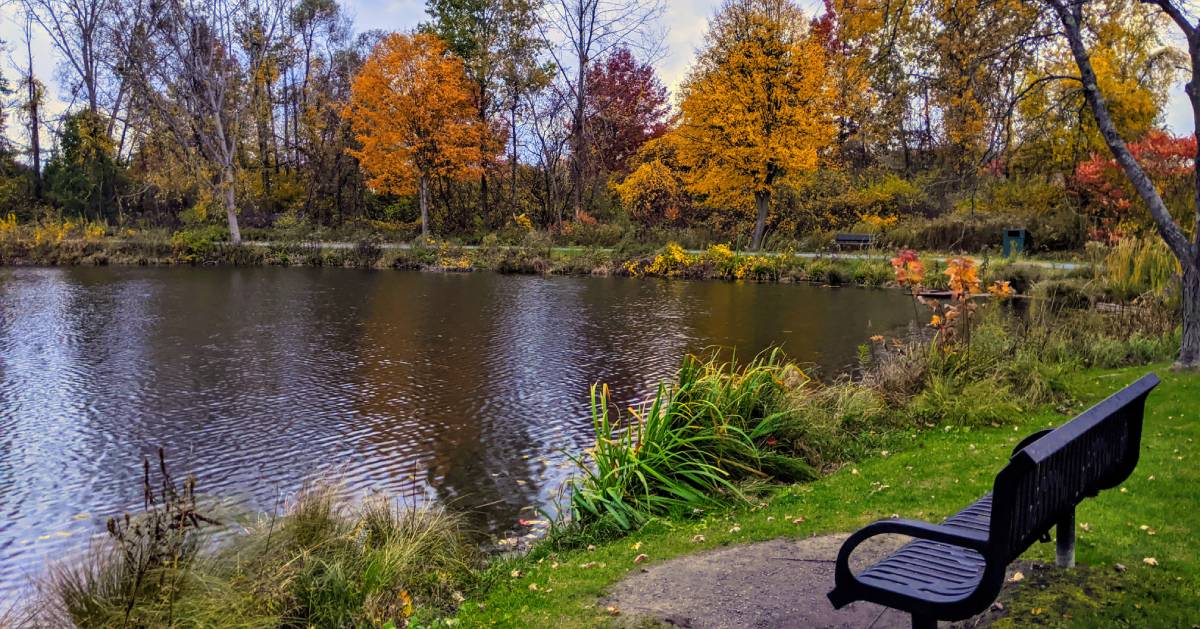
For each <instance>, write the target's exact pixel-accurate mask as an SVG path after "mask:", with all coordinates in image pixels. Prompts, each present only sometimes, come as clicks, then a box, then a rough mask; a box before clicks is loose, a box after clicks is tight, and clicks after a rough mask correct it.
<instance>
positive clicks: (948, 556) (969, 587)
mask: <svg viewBox="0 0 1200 629" xmlns="http://www.w3.org/2000/svg"><path fill="white" fill-rule="evenodd" d="M1158 382H1159V381H1158V377H1157V376H1155V375H1154V374H1149V375H1146V376H1145V377H1143V378H1142V379H1140V380H1138V381H1137V382H1135V383H1133V384H1131V385H1129V386H1128V387H1126V388H1124V389H1122V390H1121V391H1118V392H1117V393H1116V394H1114V395H1112V396H1111V397H1109V398H1108V399H1106V400H1104V401H1103V402H1101V403H1099V404H1097V405H1096V406H1093V407H1092V408H1090V409H1088V410H1087V411H1085V412H1084V413H1082V414H1081V415H1079V416H1078V417H1076V418H1075V419H1073V420H1071V421H1069V422H1067V423H1066V424H1063V425H1062V426H1059V427H1058V428H1055V429H1053V430H1043V431H1039V432H1036V433H1034V434H1032V435H1030V436H1028V437H1026V438H1025V440H1023V441H1022V442H1021V443H1019V444H1018V445H1017V447H1016V448H1015V449H1014V450H1013V454H1012V457H1011V458H1010V459H1009V461H1008V464H1007V465H1006V466H1005V467H1004V469H1002V470H1000V473H999V474H997V475H996V480H995V483H994V485H993V487H992V491H991V492H990V493H988V494H987V495H985V496H984V497H982V498H980V499H979V500H977V501H976V502H975V503H974V504H972V505H970V506H969V507H967V508H966V509H963V510H962V511H959V512H958V513H957V514H955V515H953V516H951V517H949V518H947V519H946V521H944V522H942V523H941V524H930V523H927V522H920V521H916V520H881V521H879V522H875V523H874V524H870V525H868V526H867V527H866V528H863V529H862V530H860V531H858V532H857V533H855V534H854V535H851V536H850V538H849V539H847V540H846V542H845V543H844V544H843V545H842V549H841V552H839V553H838V558H837V567H836V572H835V574H834V581H835V583H834V589H833V591H831V592H830V593H829V600H830V602H832V603H833V606H834V607H835V608H839V609H840V608H842V607H844V606H846V605H849V604H850V603H852V602H854V601H871V602H874V603H879V604H881V605H886V606H888V607H892V608H895V609H899V610H903V611H905V612H908V613H910V614H912V621H913V627H914V628H928V627H936V626H937V621H938V620H963V619H965V618H970V617H971V616H974V615H975V614H978V613H981V612H983V611H984V610H986V609H987V608H988V607H989V606H991V604H992V602H993V601H995V600H996V597H997V596H998V595H999V594H1000V588H1001V587H1002V586H1003V585H1004V577H1005V571H1006V570H1007V568H1008V564H1010V563H1012V562H1013V561H1014V560H1016V559H1017V557H1019V556H1020V555H1021V553H1023V552H1025V550H1026V549H1027V548H1029V547H1030V546H1031V545H1033V543H1034V542H1035V541H1038V540H1039V539H1040V540H1041V541H1046V542H1048V541H1050V529H1051V528H1052V527H1054V528H1056V529H1057V530H1056V535H1057V538H1058V539H1057V553H1056V555H1057V563H1058V565H1059V566H1060V567H1064V568H1069V567H1072V566H1074V565H1075V506H1076V505H1078V504H1079V503H1080V502H1082V501H1083V500H1084V498H1088V497H1092V496H1095V495H1097V494H1098V493H1099V492H1100V491H1101V490H1104V489H1111V488H1113V487H1116V486H1117V485H1119V484H1120V483H1121V482H1123V481H1124V480H1125V479H1126V478H1128V477H1129V475H1130V474H1131V473H1133V469H1134V467H1136V466H1137V461H1138V450H1139V447H1140V444H1141V436H1142V414H1143V410H1144V408H1145V402H1146V396H1147V395H1149V394H1150V391H1151V390H1152V389H1154V387H1156V386H1158ZM885 534H895V535H903V536H907V537H912V538H914V540H913V541H912V542H909V543H908V544H906V545H905V546H902V547H901V548H900V549H899V550H897V551H896V552H894V553H892V554H891V555H889V556H888V557H886V558H884V559H883V560H882V561H880V562H878V563H876V564H874V565H872V566H870V567H868V568H866V569H864V570H862V571H861V572H859V573H858V574H854V573H853V572H852V571H851V569H850V564H849V562H850V556H851V555H852V554H853V553H854V549H855V548H857V547H858V546H859V544H862V543H863V542H864V541H866V540H867V539H868V538H871V537H874V536H876V535H885Z"/></svg>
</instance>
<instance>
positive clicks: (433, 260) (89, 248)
mask: <svg viewBox="0 0 1200 629" xmlns="http://www.w3.org/2000/svg"><path fill="white" fill-rule="evenodd" d="M949 255H950V254H929V255H925V256H923V258H924V259H925V260H926V261H927V266H928V268H930V269H931V271H933V272H932V273H931V278H930V279H931V284H930V286H929V288H932V289H943V288H945V282H944V281H943V278H942V277H941V273H940V271H941V270H942V269H944V268H945V259H946V258H947V256H949ZM889 257H890V254H887V253H884V252H883V251H878V250H876V251H873V252H867V253H866V254H865V255H864V256H863V257H859V255H858V254H855V253H851V254H844V253H839V252H815V253H807V252H791V251H784V252H766V253H757V254H755V253H746V252H738V251H733V250H731V249H730V248H729V247H727V246H724V245H715V246H712V247H709V248H708V249H705V250H686V249H683V248H682V247H680V246H679V245H675V244H668V245H666V246H663V247H655V246H652V245H635V246H631V245H623V246H620V247H615V248H599V247H575V246H564V247H559V246H554V245H553V243H551V242H549V241H542V240H539V239H536V238H535V239H531V242H528V243H522V244H518V245H500V244H498V243H496V242H492V241H488V242H485V243H484V244H482V245H478V246H462V245H457V244H453V243H450V242H447V241H428V242H420V241H418V242H415V243H413V244H411V245H409V244H404V245H401V244H397V243H384V242H379V241H373V240H365V241H360V242H355V243H321V242H308V241H283V242H270V243H250V242H248V243H245V244H241V245H232V244H229V243H226V242H223V241H221V240H219V239H216V238H214V237H213V236H212V234H207V233H203V232H198V233H193V232H177V233H175V234H174V235H167V234H165V233H147V234H142V235H138V236H134V237H129V238H121V239H117V238H96V239H66V240H54V239H43V240H34V239H25V238H6V239H2V240H0V266H109V265H111V266H276V267H326V268H359V269H399V270H420V271H433V272H471V271H495V272H499V273H506V274H525V275H575V276H578V275H598V276H626V277H658V278H672V279H708V280H727V281H753V282H783V283H787V282H797V283H800V282H804V283H813V284H821V285H830V286H864V287H891V286H894V285H895V282H894V281H893V273H892V268H891V266H890V264H889V262H888V259H889ZM1091 268H1092V264H1091V263H1079V264H1072V265H1066V266H1064V265H1061V264H1057V263H1054V262H1046V261H1041V260H1036V259H1029V258H1014V259H1004V258H998V257H997V258H987V259H985V261H984V263H983V266H982V270H983V274H984V275H985V277H986V278H987V279H988V281H989V282H990V281H994V280H1004V281H1008V282H1010V283H1011V284H1012V285H1013V286H1014V287H1015V288H1016V289H1017V291H1018V292H1020V293H1024V292H1027V291H1028V290H1029V289H1030V288H1031V287H1032V286H1033V285H1035V284H1037V283H1038V282H1042V281H1045V280H1078V279H1082V278H1088V277H1092V276H1094V275H1095V273H1094V272H1093V271H1092V270H1091Z"/></svg>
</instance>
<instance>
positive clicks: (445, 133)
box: [345, 33, 489, 236]
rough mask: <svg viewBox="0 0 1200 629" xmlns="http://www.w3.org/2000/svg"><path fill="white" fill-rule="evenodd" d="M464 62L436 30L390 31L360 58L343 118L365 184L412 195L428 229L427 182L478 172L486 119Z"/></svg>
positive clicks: (424, 231) (424, 232) (424, 230)
mask: <svg viewBox="0 0 1200 629" xmlns="http://www.w3.org/2000/svg"><path fill="white" fill-rule="evenodd" d="M475 105H476V103H475V93H474V91H473V87H472V85H471V83H470V81H469V79H468V78H467V75H466V72H465V71H464V69H463V63H462V61H461V60H460V59H459V58H457V57H455V56H452V55H450V54H449V53H448V52H447V50H446V45H445V44H444V43H443V42H442V40H441V39H439V38H438V37H437V36H436V35H432V34H428V33H419V34H415V35H403V34H399V33H393V34H391V35H388V36H387V37H385V38H384V39H383V40H382V41H381V42H380V43H379V45H377V46H376V47H375V50H373V51H372V52H371V56H370V57H369V58H368V59H367V61H366V63H364V64H363V67H362V69H361V70H360V71H359V73H358V75H357V76H355V77H354V83H353V84H352V85H351V87H350V103H349V105H348V106H347V107H346V109H345V116H346V117H347V119H348V120H349V121H350V125H351V128H352V129H353V130H354V135H355V139H356V140H357V141H358V143H359V145H360V146H361V148H359V149H352V150H350V151H349V152H350V154H351V155H353V156H354V157H355V158H357V159H358V160H359V163H360V164H361V165H362V168H363V170H364V171H365V172H366V174H367V177H368V183H369V184H370V185H371V187H373V188H375V189H376V190H379V191H382V192H388V193H393V194H413V193H414V192H415V193H416V194H417V195H418V200H419V203H420V206H421V233H422V235H425V236H428V235H429V186H430V183H431V182H432V181H433V180H434V179H436V178H439V177H446V178H451V179H456V180H460V181H462V180H466V179H469V178H471V177H475V176H478V175H479V173H480V169H481V166H480V162H481V159H482V157H483V156H482V150H481V149H480V147H481V146H483V145H485V142H484V141H483V140H484V139H485V134H487V133H488V132H489V130H488V128H487V126H486V125H484V124H483V123H482V122H480V121H479V117H478V115H477V111H476V106H475Z"/></svg>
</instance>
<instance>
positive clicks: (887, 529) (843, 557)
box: [836, 520, 988, 583]
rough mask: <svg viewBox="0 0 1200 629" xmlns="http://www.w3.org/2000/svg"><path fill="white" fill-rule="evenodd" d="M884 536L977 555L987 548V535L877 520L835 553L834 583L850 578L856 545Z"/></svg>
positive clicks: (918, 521) (914, 522) (924, 523)
mask: <svg viewBox="0 0 1200 629" xmlns="http://www.w3.org/2000/svg"><path fill="white" fill-rule="evenodd" d="M888 534H893V535H907V536H908V537H915V538H918V539H926V540H929V541H931V542H941V543H943V544H950V545H952V546H959V547H962V548H969V549H971V550H974V551H976V552H979V553H981V554H982V553H983V552H984V550H985V549H986V548H987V545H988V536H987V535H986V534H985V533H978V532H975V531H972V530H970V529H964V528H959V527H956V526H946V525H944V524H930V523H929V522H922V521H920V520H879V521H878V522H874V523H871V524H868V525H867V526H865V527H863V528H861V529H859V530H858V531H857V532H856V533H854V534H853V535H851V536H850V537H849V538H847V539H846V541H845V542H844V543H843V544H842V549H841V550H840V551H838V558H837V567H836V579H837V581H838V583H842V582H843V581H844V579H846V578H847V577H850V578H853V576H854V573H853V572H851V571H850V556H851V555H853V554H854V550H855V549H857V548H858V546H859V545H860V544H862V543H863V542H865V541H867V540H868V539H870V538H872V537H875V536H877V535H888Z"/></svg>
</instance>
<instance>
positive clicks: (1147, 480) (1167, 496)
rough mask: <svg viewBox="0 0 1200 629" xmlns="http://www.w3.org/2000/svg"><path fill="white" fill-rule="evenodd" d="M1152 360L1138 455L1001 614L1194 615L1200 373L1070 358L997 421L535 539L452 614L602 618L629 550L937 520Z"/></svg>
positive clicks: (1137, 618) (1020, 619) (1006, 620)
mask: <svg viewBox="0 0 1200 629" xmlns="http://www.w3.org/2000/svg"><path fill="white" fill-rule="evenodd" d="M1152 369H1153V370H1155V371H1157V372H1158V373H1159V374H1160V375H1161V376H1163V384H1162V385H1161V386H1160V387H1159V388H1158V389H1157V390H1156V391H1155V392H1154V393H1153V394H1152V395H1151V397H1150V400H1149V403H1148V405H1147V416H1146V425H1145V430H1144V435H1143V441H1142V457H1141V462H1140V464H1139V465H1138V468H1137V470H1136V471H1135V472H1134V474H1133V476H1132V477H1131V478H1130V479H1129V480H1128V481H1127V482H1126V483H1125V485H1124V486H1123V487H1122V488H1121V489H1119V490H1112V491H1109V492H1106V493H1104V494H1102V495H1100V496H1099V497H1098V498H1095V499H1090V500H1086V501H1084V503H1083V504H1082V505H1080V507H1079V510H1078V513H1077V518H1076V519H1077V523H1078V525H1079V527H1080V530H1079V531H1078V550H1077V559H1078V562H1079V564H1080V567H1079V568H1077V569H1076V570H1074V571H1072V572H1070V573H1063V572H1060V571H1057V570H1049V571H1044V572H1041V573H1039V575H1038V576H1034V577H1031V578H1029V579H1027V580H1026V581H1023V582H1022V583H1021V584H1020V585H1019V587H1018V588H1017V589H1016V591H1015V594H1014V595H1013V596H1011V597H1007V598H1006V600H1005V601H1004V607H1005V612H1006V616H1005V617H1003V618H1001V619H1000V620H999V621H998V623H999V624H998V626H1004V627H1009V626H1027V625H1030V624H1039V625H1049V626H1069V627H1073V626H1079V627H1084V626H1087V627H1094V626H1101V627H1110V626H1111V627H1196V626H1198V625H1197V623H1200V541H1197V539H1196V536H1197V535H1200V527H1198V525H1197V509H1200V469H1198V468H1197V465H1196V463H1197V460H1198V459H1200V449H1198V448H1197V444H1196V440H1197V439H1198V438H1200V417H1197V413H1196V409H1197V408H1198V406H1200V376H1198V375H1194V374H1189V375H1180V374H1174V373H1170V372H1168V371H1167V366H1166V365H1155V366H1152V367H1140V368H1132V369H1123V370H1106V371H1085V372H1081V373H1079V374H1077V375H1076V376H1074V377H1073V378H1072V382H1071V391H1072V393H1073V394H1074V396H1075V398H1076V399H1078V400H1080V402H1079V403H1078V404H1076V405H1075V406H1074V407H1073V408H1070V409H1065V408H1064V409H1059V410H1060V411H1061V412H1056V411H1055V410H1051V409H1047V410H1046V411H1044V412H1042V413H1039V414H1033V415H1030V416H1028V417H1026V418H1023V419H1018V420H1016V421H1015V422H1014V423H1013V424H1010V425H1008V426H1004V427H999V428H988V429H985V430H978V429H976V430H970V429H947V430H942V429H933V430H930V431H927V432H924V433H919V434H911V433H910V434H907V435H902V436H899V437H897V438H896V440H895V442H894V443H893V445H891V446H889V449H888V450H887V451H883V450H881V451H880V452H879V454H878V455H877V456H875V457H872V458H871V459H870V460H865V461H862V462H860V463H858V464H855V465H851V466H846V467H845V468H843V469H842V470H840V471H839V472H837V473H835V474H833V475H831V476H829V477H827V478H825V479H822V480H820V481H817V482H814V483H811V484H808V485H796V486H791V487H788V488H784V489H781V490H779V491H777V492H775V493H774V494H772V495H771V496H770V497H768V498H766V499H765V500H764V501H763V503H762V504H760V505H757V506H755V507H753V508H745V509H741V510H738V511H735V512H731V513H721V514H712V515H708V516H706V517H703V518H698V519H695V520H689V521H661V520H659V521H654V522H652V523H651V524H649V525H647V526H646V527H645V528H643V529H642V530H641V531H639V532H637V533H635V534H634V535H632V536H629V537H626V538H623V539H620V540H617V541H615V542H607V543H598V544H596V546H595V548H594V549H593V550H579V551H572V552H569V553H563V554H560V555H553V554H548V553H547V552H545V551H540V552H539V551H535V552H534V553H532V554H531V555H529V556H528V557H523V558H520V559H515V560H511V561H509V562H502V563H501V564H500V565H496V566H494V567H493V568H492V569H491V570H490V571H489V574H488V577H489V579H490V582H491V587H490V588H488V589H487V590H486V592H487V594H486V595H485V598H482V599H468V600H467V601H466V602H465V603H464V604H463V606H462V607H461V610H460V612H459V615H458V619H457V624H458V625H459V626H513V627H518V626H558V627H586V626H597V625H603V624H605V623H606V622H607V621H609V620H611V617H610V616H609V615H608V613H607V612H606V610H605V609H604V608H603V607H602V606H598V605H597V600H598V597H600V596H602V595H603V594H604V592H605V591H606V589H607V588H608V587H609V586H610V585H611V584H613V583H615V582H617V581H619V580H620V579H621V578H622V577H624V576H625V575H626V574H627V573H629V572H631V571H633V570H637V569H639V568H640V567H641V566H638V565H635V563H634V558H635V557H637V556H638V555H639V554H645V555H646V556H647V557H648V561H650V562H655V561H662V560H665V559H668V558H670V557H673V556H678V555H681V554H684V553H692V552H698V551H701V550H705V549H710V548H714V547H719V546H725V545H730V544H738V543H746V542H753V541H759V540H767V539H772V538H777V537H788V536H791V537H797V536H800V537H803V536H810V535H817V534H822V533H829V532H838V531H850V530H853V529H855V528H857V527H859V526H861V525H863V524H866V523H868V522H870V521H873V520H876V519H880V518H887V517H890V516H892V515H893V514H898V515H900V516H901V517H907V518H916V519H922V520H928V521H932V522H938V521H940V520H941V519H942V518H944V517H946V516H948V515H950V514H951V513H953V512H955V511H957V510H958V509H959V508H961V507H963V506H965V505H966V504H968V503H969V502H971V501H973V500H974V499H976V498H977V497H979V496H980V495H981V494H983V493H984V492H986V491H987V490H989V489H990V488H991V483H992V480H993V478H994V475H995V473H996V472H997V471H998V470H999V469H1000V468H1001V467H1002V466H1003V464H1004V461H1005V459H1006V458H1007V456H1008V454H1009V452H1010V450H1011V448H1012V447H1013V446H1014V445H1015V444H1016V442H1017V441H1018V440H1019V439H1020V438H1021V437H1024V436H1025V435H1026V434H1028V433H1030V432H1032V431H1034V430H1035V429H1039V428H1042V427H1045V426H1049V425H1055V424H1059V423H1062V422H1064V421H1066V420H1067V419H1069V416H1073V415H1074V414H1076V413H1078V412H1079V411H1081V410H1083V408H1084V407H1085V406H1087V405H1090V404H1091V403H1094V402H1096V401H1098V400H1100V399H1102V398H1103V397H1105V396H1107V395H1108V394H1110V393H1112V392H1113V391H1115V390H1117V389H1118V388H1120V387H1121V386H1124V385H1126V384H1128V383H1129V382H1132V381H1133V380H1135V379H1136V378H1137V377H1139V376H1141V375H1142V374H1144V373H1145V372H1147V371H1149V370H1152ZM696 536H703V541H693V540H694V539H700V538H697V537H696ZM1053 553H1054V546H1053V544H1038V545H1035V546H1034V547H1033V548H1031V549H1030V550H1029V551H1028V552H1027V553H1026V556H1025V558H1027V559H1033V560H1040V561H1044V562H1051V563H1052V562H1053ZM1153 563H1156V565H1150V564H1153ZM1118 564H1120V565H1121V566H1122V567H1123V569H1119V568H1118ZM514 575H519V576H514ZM831 585H832V584H831Z"/></svg>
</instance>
